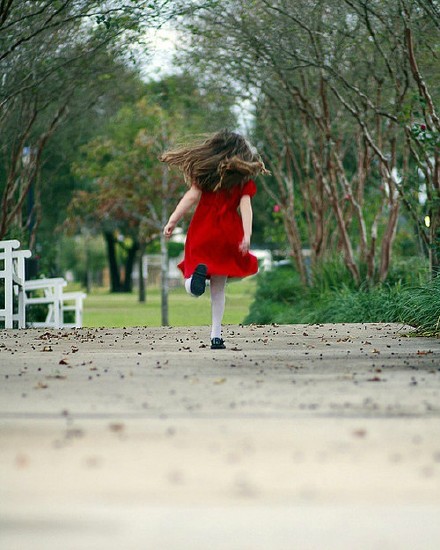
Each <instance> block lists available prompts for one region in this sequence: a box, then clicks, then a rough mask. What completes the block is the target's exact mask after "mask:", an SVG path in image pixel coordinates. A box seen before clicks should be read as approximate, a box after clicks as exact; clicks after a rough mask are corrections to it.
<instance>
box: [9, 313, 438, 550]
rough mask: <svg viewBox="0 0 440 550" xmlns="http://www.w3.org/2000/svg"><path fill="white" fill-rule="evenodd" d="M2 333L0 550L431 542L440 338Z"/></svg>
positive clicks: (350, 331) (329, 330)
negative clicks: (222, 345) (213, 343)
mask: <svg viewBox="0 0 440 550" xmlns="http://www.w3.org/2000/svg"><path fill="white" fill-rule="evenodd" d="M408 331H409V330H408V328H407V327H402V326H399V325H383V324H368V325H349V324H343V325H313V326H305V325H304V326H303V325H301V326H300V325H291V326H250V327H241V326H231V327H228V328H227V331H226V340H227V345H228V349H226V350H218V351H212V350H210V349H209V347H207V346H206V343H207V338H206V336H207V328H206V327H191V328H189V329H180V328H179V329H178V328H130V329H126V330H123V329H96V330H95V329H82V330H74V331H52V330H50V331H44V330H27V331H2V332H1V333H0V366H1V368H0V377H1V380H2V384H1V388H0V392H1V395H0V428H1V429H0V548H1V549H2V550H3V549H5V550H11V549H17V550H18V549H20V550H23V549H28V548H29V549H42V550H43V549H44V550H52V549H54V550H55V549H56V550H59V549H63V550H64V549H72V550H77V549H82V548H90V549H101V548H102V549H113V548H115V549H116V548H118V549H119V548H123V549H137V548H139V549H154V550H156V549H158V550H161V549H179V550H180V549H187V548H188V549H207V548H210V549H228V550H229V549H240V550H241V549H250V550H253V549H260V548H261V549H300V550H303V549H324V550H328V549H338V550H340V549H347V550H352V549H364V548H365V549H380V550H383V549H392V550H395V549H401V548H402V549H411V550H414V549H423V550H424V549H431V548H432V549H433V550H434V549H435V550H437V549H438V548H440V522H439V519H438V518H439V517H440V341H439V340H436V339H426V338H414V337H411V338H409V337H407V336H406V334H407V333H408Z"/></svg>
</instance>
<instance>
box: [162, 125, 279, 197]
mask: <svg viewBox="0 0 440 550" xmlns="http://www.w3.org/2000/svg"><path fill="white" fill-rule="evenodd" d="M159 160H161V161H162V162H166V163H167V164H169V165H170V166H177V167H178V168H180V170H182V172H183V173H184V176H185V181H186V183H187V185H188V187H191V185H192V184H193V183H195V184H196V185H197V187H199V189H201V190H202V191H217V190H218V189H231V188H232V187H234V186H235V185H240V184H243V183H244V182H246V181H247V180H249V179H250V178H251V177H255V176H257V175H258V174H268V173H269V172H268V171H267V170H266V167H265V166H264V163H263V161H262V160H261V157H260V156H259V155H258V153H257V152H256V151H255V150H254V149H253V147H252V146H251V145H250V144H249V143H248V141H247V140H246V139H245V138H244V137H243V136H241V135H240V134H236V133H235V132H229V131H228V130H220V131H219V132H216V133H215V134H212V135H211V136H208V137H207V138H205V139H204V140H203V141H199V142H196V143H192V144H190V145H186V146H182V147H178V148H176V149H171V150H170V151H165V153H163V154H162V155H161V156H160V157H159Z"/></svg>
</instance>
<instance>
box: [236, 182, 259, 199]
mask: <svg viewBox="0 0 440 550" xmlns="http://www.w3.org/2000/svg"><path fill="white" fill-rule="evenodd" d="M256 192H257V185H256V183H255V181H254V180H248V181H247V182H246V183H244V184H243V186H242V188H241V191H240V195H241V196H243V195H249V196H250V197H253V196H254V195H255V193H256Z"/></svg>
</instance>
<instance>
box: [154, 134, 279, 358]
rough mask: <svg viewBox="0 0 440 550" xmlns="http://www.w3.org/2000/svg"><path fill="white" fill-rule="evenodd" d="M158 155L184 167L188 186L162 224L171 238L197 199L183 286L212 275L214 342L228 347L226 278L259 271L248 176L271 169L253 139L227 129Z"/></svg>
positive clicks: (200, 289)
mask: <svg viewBox="0 0 440 550" xmlns="http://www.w3.org/2000/svg"><path fill="white" fill-rule="evenodd" d="M160 160H161V161H163V162H166V163H168V164H169V165H171V166H177V167H178V168H180V169H181V170H182V171H183V173H184V176H185V181H186V183H187V185H188V187H189V190H188V191H187V192H186V193H185V195H184V196H183V198H182V199H181V201H180V202H179V204H178V205H177V207H176V209H175V210H174V212H173V213H172V214H171V216H170V219H169V220H168V223H167V225H166V226H165V228H164V234H165V236H166V237H167V238H169V237H171V235H172V233H173V230H174V228H175V227H176V225H177V223H178V222H179V220H180V219H181V218H182V216H184V214H185V213H186V212H187V211H188V210H190V209H191V207H193V206H195V205H197V208H196V210H195V212H194V215H193V218H192V220H191V223H190V226H189V229H188V234H187V238H186V243H185V254H184V260H183V261H182V262H181V263H180V264H179V268H180V269H181V271H182V273H183V275H184V277H185V289H186V291H187V292H188V293H189V294H191V295H192V296H201V295H202V294H203V293H204V292H205V284H206V279H207V278H209V279H210V287H211V313H212V327H211V348H212V349H225V344H224V341H223V339H222V337H221V336H222V334H221V323H222V319H223V313H224V310H225V286H226V281H227V279H228V277H245V276H247V275H252V274H254V273H256V272H257V271H258V263H257V258H256V257H255V256H253V255H252V254H250V253H249V246H250V241H251V234H252V206H251V197H252V196H253V195H255V192H256V186H255V183H254V181H253V180H252V179H250V178H251V177H252V176H257V175H258V174H267V173H268V172H267V170H266V168H265V167H264V164H263V162H262V161H261V159H260V157H259V156H258V154H257V153H256V152H255V151H254V150H253V148H252V147H251V145H250V144H249V143H248V142H247V141H246V140H245V139H244V138H243V137H242V136H241V135H239V134H236V133H234V132H228V131H226V130H222V131H220V132H217V133H216V134H214V135H212V136H210V137H209V138H207V139H206V140H205V141H203V142H201V143H197V144H194V145H191V146H187V147H181V148H178V149H174V150H171V151H167V152H165V153H164V154H163V155H162V156H161V158H160ZM238 208H239V209H240V214H241V216H240V215H239V213H238V211H237V210H238Z"/></svg>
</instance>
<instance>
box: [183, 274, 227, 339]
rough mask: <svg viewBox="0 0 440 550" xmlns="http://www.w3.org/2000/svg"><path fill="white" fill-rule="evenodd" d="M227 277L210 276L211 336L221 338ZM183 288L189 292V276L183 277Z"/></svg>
mask: <svg viewBox="0 0 440 550" xmlns="http://www.w3.org/2000/svg"><path fill="white" fill-rule="evenodd" d="M227 279H228V278H227V277H226V276H224V275H212V276H211V281H210V282H211V285H210V287H211V316H212V325H211V338H221V336H222V319H223V314H224V312H225V288H226V281H227ZM185 290H186V291H187V292H188V294H191V277H190V278H189V279H185Z"/></svg>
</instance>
